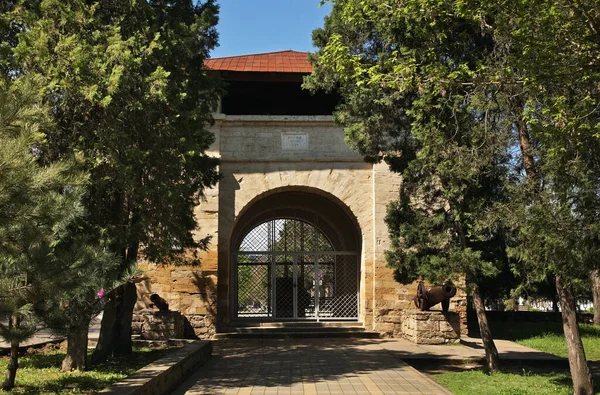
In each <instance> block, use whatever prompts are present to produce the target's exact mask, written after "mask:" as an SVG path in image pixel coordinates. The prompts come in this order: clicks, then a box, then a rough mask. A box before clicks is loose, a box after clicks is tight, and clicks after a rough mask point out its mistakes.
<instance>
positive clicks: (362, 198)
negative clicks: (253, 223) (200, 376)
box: [139, 114, 466, 337]
mask: <svg viewBox="0 0 600 395" xmlns="http://www.w3.org/2000/svg"><path fill="white" fill-rule="evenodd" d="M215 119H216V123H215V125H214V126H213V127H212V131H213V132H214V133H215V136H216V142H215V144H214V146H213V148H212V150H211V152H210V153H211V154H212V155H214V156H217V157H219V158H220V159H221V166H220V173H221V175H222V178H221V180H220V182H219V184H218V186H217V187H215V188H213V189H211V190H210V191H207V193H206V201H204V202H203V203H202V204H201V205H200V206H199V207H198V208H197V211H196V215H197V218H198V222H199V230H198V231H197V235H198V237H204V236H206V235H210V236H212V242H211V245H210V250H209V251H208V252H201V253H200V258H201V259H200V264H199V265H198V266H189V267H156V266H153V265H148V264H144V265H141V268H142V269H143V270H144V271H145V273H146V275H147V277H148V280H147V281H146V282H145V283H143V284H141V285H140V288H139V290H140V295H139V296H140V298H139V299H140V302H139V307H140V308H142V307H147V306H148V304H149V299H148V298H149V296H150V294H151V293H158V294H160V296H162V297H163V298H165V299H166V300H167V301H168V302H169V305H170V308H171V309H172V310H176V311H180V312H181V313H182V314H183V315H185V316H186V317H187V318H188V320H189V321H190V323H191V325H192V326H193V327H194V328H195V331H196V334H197V335H199V336H200V337H209V336H210V335H212V334H213V333H215V332H216V331H225V330H227V329H228V328H229V326H231V325H232V312H231V304H232V289H231V278H232V273H231V267H232V264H231V250H232V248H233V246H232V237H233V235H234V233H235V232H236V227H239V226H241V224H240V223H239V221H240V218H241V216H242V215H243V213H244V212H246V211H247V210H248V209H249V208H251V207H253V206H254V205H255V204H257V203H258V202H260V201H261V200H262V199H264V198H265V197H268V196H272V195H274V194H277V193H282V192H290V191H297V192H305V193H309V194H314V195H318V196H321V197H324V198H326V199H328V200H329V201H331V202H333V203H334V204H335V205H336V206H339V207H340V208H341V209H342V210H343V211H344V212H345V213H347V215H348V216H349V218H351V219H352V221H353V223H355V224H356V227H357V228H358V229H357V232H358V234H359V235H360V255H359V261H360V270H359V321H360V322H362V323H363V324H364V325H365V327H366V328H368V329H372V330H375V331H378V332H380V333H382V334H384V335H387V336H400V332H401V329H400V328H401V323H402V320H403V312H404V311H406V310H409V309H413V308H414V305H413V304H412V303H413V302H412V299H413V297H414V295H415V292H416V285H414V284H413V285H409V286H402V285H400V284H398V283H397V282H395V281H394V279H393V276H392V270H391V269H389V268H388V267H386V262H385V257H384V252H385V250H386V249H387V248H389V238H388V232H387V227H386V224H385V222H384V218H385V214H386V206H387V204H388V203H389V202H390V201H393V200H396V199H397V197H398V193H399V189H400V188H399V187H400V183H401V179H400V177H399V175H397V174H395V173H391V172H390V171H389V169H388V166H387V165H386V164H375V165H373V164H369V163H366V162H364V161H363V160H362V158H361V157H359V156H358V155H357V154H355V153H354V152H352V151H351V150H350V149H349V148H348V146H347V145H346V144H345V142H344V132H343V130H342V129H341V128H340V127H338V126H336V125H335V124H334V123H333V121H332V118H331V117H330V116H244V115H239V116H229V115H224V114H216V115H215ZM286 136H302V137H301V138H299V139H300V144H298V146H295V147H294V146H292V147H290V146H286V142H287V141H288V140H289V138H288V137H286ZM451 311H457V312H458V313H459V314H460V317H461V320H462V321H463V323H465V322H466V301H465V297H464V294H462V293H461V292H460V291H459V294H458V295H457V296H456V297H454V298H453V299H452V301H451Z"/></svg>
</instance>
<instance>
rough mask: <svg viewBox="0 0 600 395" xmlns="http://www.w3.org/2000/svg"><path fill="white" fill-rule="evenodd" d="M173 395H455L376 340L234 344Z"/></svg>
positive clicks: (221, 344)
mask: <svg viewBox="0 0 600 395" xmlns="http://www.w3.org/2000/svg"><path fill="white" fill-rule="evenodd" d="M213 345H214V352H213V358H212V359H211V360H210V361H209V362H208V363H207V364H205V365H204V366H203V367H202V368H201V369H199V370H198V372H196V374H194V375H193V377H191V378H190V379H189V380H187V381H186V382H185V383H183V384H182V385H181V387H179V388H178V389H177V390H175V391H174V392H173V395H199V394H219V395H220V394H223V395H234V394H235V395H342V394H353V395H367V394H369V395H396V394H415V395H416V394H428V395H430V394H431V395H434V394H450V392H448V391H447V390H445V389H444V388H442V387H441V386H439V385H437V384H436V383H434V382H433V381H431V380H430V379H429V378H428V377H427V376H425V375H424V374H422V373H419V372H418V371H416V370H415V369H413V368H412V367H410V366H408V365H407V364H406V363H404V362H403V361H401V360H400V359H399V357H398V356H397V355H395V354H394V353H393V352H390V350H388V349H386V348H385V347H383V346H382V343H381V342H380V341H377V340H371V339H229V340H219V341H215V342H214V343H213Z"/></svg>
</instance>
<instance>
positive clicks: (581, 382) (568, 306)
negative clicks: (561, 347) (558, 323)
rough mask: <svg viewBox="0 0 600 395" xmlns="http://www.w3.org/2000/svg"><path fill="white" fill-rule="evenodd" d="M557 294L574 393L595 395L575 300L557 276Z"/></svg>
mask: <svg viewBox="0 0 600 395" xmlns="http://www.w3.org/2000/svg"><path fill="white" fill-rule="evenodd" d="M556 292H557V293H558V297H559V298H560V306H561V309H562V322H563V331H564V332H565V339H566V341H567V350H568V352H569V369H570V370H571V378H572V379H573V393H574V394H575V395H593V394H594V386H593V384H592V375H591V374H590V369H589V367H588V365H587V361H586V359H585V351H584V349H583V343H582V342H581V336H580V334H579V326H578V325H577V313H576V306H575V298H573V295H572V294H571V290H569V289H568V288H566V287H564V285H563V283H562V278H561V276H559V275H557V276H556Z"/></svg>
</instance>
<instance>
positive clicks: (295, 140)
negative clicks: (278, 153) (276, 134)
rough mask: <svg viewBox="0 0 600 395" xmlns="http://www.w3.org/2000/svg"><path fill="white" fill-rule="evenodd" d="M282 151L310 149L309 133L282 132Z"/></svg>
mask: <svg viewBox="0 0 600 395" xmlns="http://www.w3.org/2000/svg"><path fill="white" fill-rule="evenodd" d="M281 150H282V151H308V134H306V133H302V134H300V133H282V134H281Z"/></svg>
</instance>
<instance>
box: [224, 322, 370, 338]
mask: <svg viewBox="0 0 600 395" xmlns="http://www.w3.org/2000/svg"><path fill="white" fill-rule="evenodd" d="M271 324H272V326H255V327H236V328H231V329H230V331H229V332H225V333H217V334H215V335H214V336H213V338H214V339H234V338H300V337H301V338H317V337H353V338H377V337H379V333H377V332H372V331H367V330H366V329H365V328H364V326H362V325H360V324H358V323H356V322H355V323H353V325H352V326H350V325H344V326H329V325H326V324H328V323H325V325H323V324H324V323H310V324H309V323H301V324H299V325H298V323H296V324H294V325H293V324H291V323H288V324H287V325H282V324H286V323H271Z"/></svg>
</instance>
